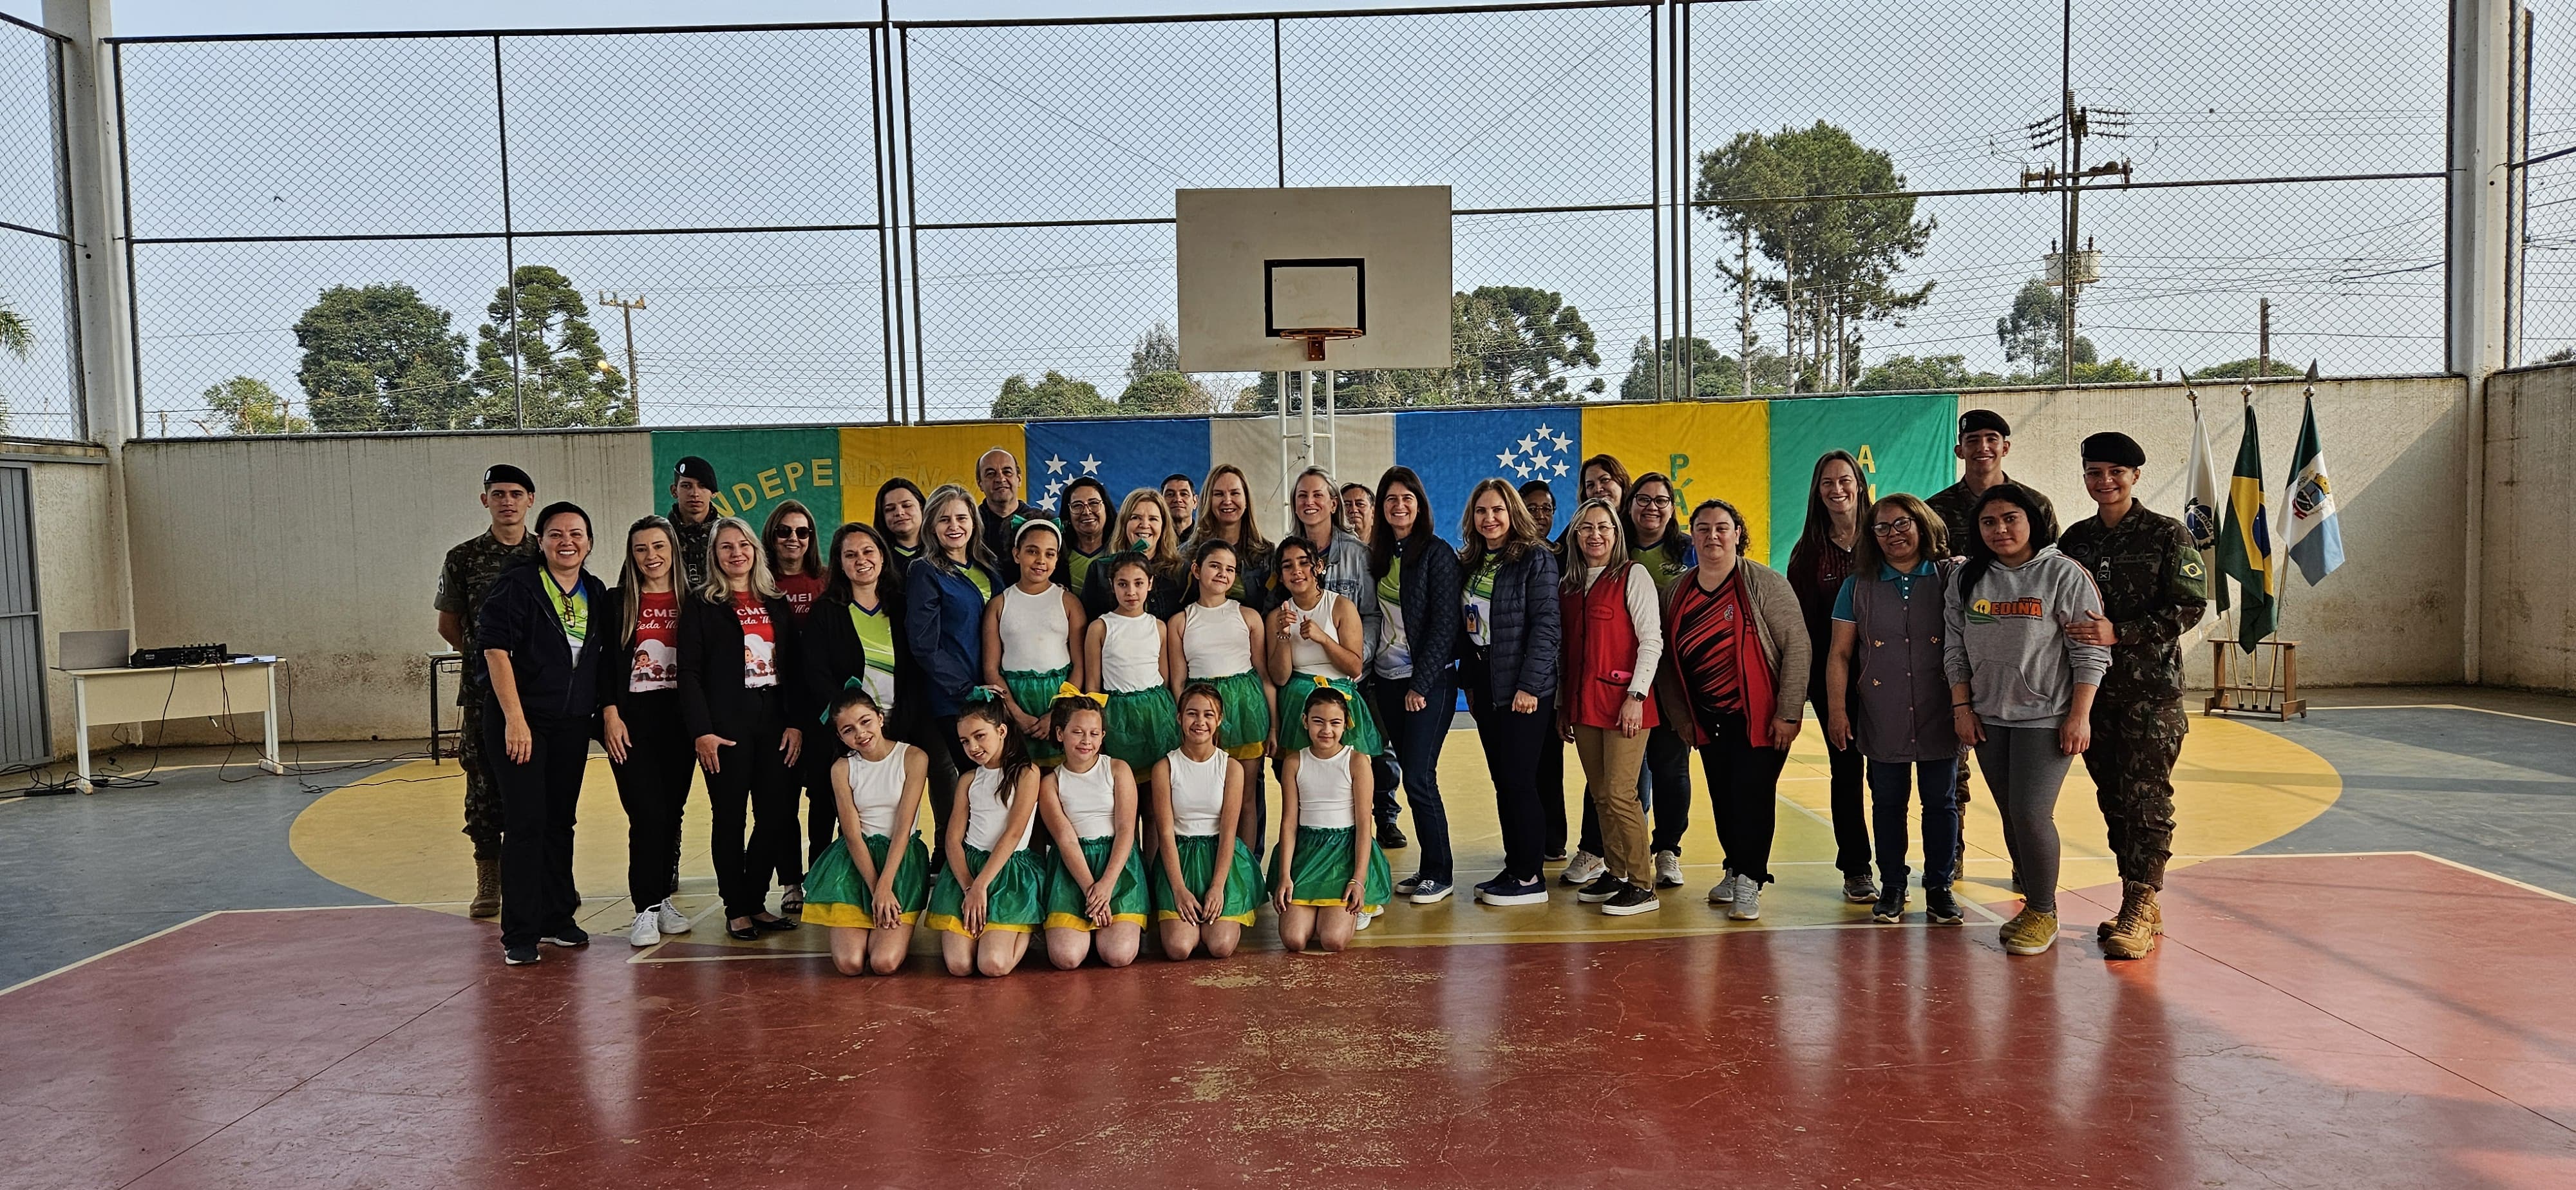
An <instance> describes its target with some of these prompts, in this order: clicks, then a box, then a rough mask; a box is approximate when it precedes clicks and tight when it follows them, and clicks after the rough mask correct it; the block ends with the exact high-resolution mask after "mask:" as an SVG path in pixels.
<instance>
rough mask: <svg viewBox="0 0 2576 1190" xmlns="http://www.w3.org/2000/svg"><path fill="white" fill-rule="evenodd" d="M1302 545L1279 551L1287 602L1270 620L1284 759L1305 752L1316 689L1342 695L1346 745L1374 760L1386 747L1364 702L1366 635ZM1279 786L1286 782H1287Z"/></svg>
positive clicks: (1317, 556)
mask: <svg viewBox="0 0 2576 1190" xmlns="http://www.w3.org/2000/svg"><path fill="white" fill-rule="evenodd" d="M1303 541H1304V539H1303V538H1297V537H1291V538H1289V539H1288V540H1286V541H1283V542H1280V543H1279V548H1278V552H1277V553H1276V554H1274V555H1273V557H1274V558H1275V559H1276V561H1275V563H1274V564H1275V565H1276V566H1277V567H1278V576H1279V585H1280V586H1282V587H1285V588H1286V589H1287V591H1288V597H1287V598H1286V599H1282V600H1280V601H1279V606H1278V607H1276V608H1273V609H1271V612H1270V672H1271V676H1273V677H1275V678H1277V679H1278V681H1279V751H1280V753H1281V754H1282V755H1285V754H1287V753H1291V752H1295V751H1296V750H1298V749H1300V748H1303V747H1305V746H1306V742H1307V738H1308V737H1307V734H1306V725H1305V714H1306V712H1305V706H1306V698H1307V696H1308V695H1309V694H1311V693H1313V692H1314V691H1316V690H1318V689H1322V688H1325V687H1330V688H1332V689H1334V690H1338V691H1340V692H1341V695H1342V701H1343V704H1344V706H1345V707H1346V708H1347V710H1348V713H1349V720H1348V726H1347V729H1346V731H1345V733H1344V735H1343V737H1342V742H1343V743H1345V744H1348V745H1349V746H1351V747H1352V748H1354V749H1357V750H1358V751H1359V752H1360V754H1361V755H1364V756H1375V755H1377V754H1378V752H1379V751H1380V750H1382V749H1383V748H1385V747H1386V742H1385V739H1384V737H1382V736H1380V735H1379V734H1378V729H1377V719H1376V718H1375V717H1374V716H1372V715H1370V714H1369V709H1368V704H1367V703H1365V702H1362V701H1360V700H1359V699H1358V697H1357V695H1358V693H1359V687H1358V685H1357V684H1356V683H1357V682H1358V680H1359V676H1360V670H1361V668H1362V666H1363V665H1364V664H1365V661H1364V658H1365V657H1366V656H1367V654H1368V641H1367V637H1366V633H1367V629H1366V628H1364V627H1362V626H1361V623H1360V613H1359V609H1358V608H1357V607H1355V606H1353V605H1352V603H1351V601H1350V600H1347V599H1344V598H1342V597H1341V596H1339V595H1336V594H1334V593H1332V592H1331V591H1328V590H1325V589H1324V586H1323V584H1322V582H1321V579H1320V576H1319V575H1318V574H1317V568H1318V567H1319V566H1321V565H1322V562H1323V555H1322V554H1321V553H1319V552H1317V551H1316V549H1315V547H1313V546H1311V545H1304V544H1302V542H1303ZM1280 781H1281V782H1282V783H1283V784H1284V783H1285V782H1286V781H1287V777H1286V775H1285V774H1282V775H1281V777H1280Z"/></svg>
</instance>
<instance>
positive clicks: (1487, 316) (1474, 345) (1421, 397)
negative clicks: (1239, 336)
mask: <svg viewBox="0 0 2576 1190" xmlns="http://www.w3.org/2000/svg"><path fill="white" fill-rule="evenodd" d="M1449 358H1450V366H1448V367H1446V368H1409V369H1388V370H1374V371H1373V370H1362V371H1356V372H1344V373H1341V375H1340V376H1339V378H1338V383H1337V385H1336V387H1335V388H1334V390H1333V404H1334V407H1335V408H1337V409H1399V408H1407V407H1414V406H1423V405H1454V404H1508V403H1512V402H1522V401H1527V402H1557V401H1567V400H1574V399H1577V398H1576V397H1575V394H1576V393H1577V392H1581V393H1599V392H1603V391H1606V390H1607V389H1608V388H1609V385H1608V383H1607V382H1605V381H1603V380H1602V379H1601V378H1600V377H1597V376H1596V377H1593V378H1592V379H1591V380H1589V381H1586V382H1585V383H1584V384H1583V385H1582V386H1581V387H1580V388H1577V387H1576V386H1575V385H1574V383H1573V378H1572V377H1571V376H1569V375H1567V374H1566V373H1568V372H1570V371H1572V370H1573V369H1575V368H1578V367H1595V368H1597V367H1599V366H1601V352H1600V348H1599V345H1598V342H1597V340H1596V339H1595V337H1594V335H1593V332H1592V324H1591V323H1589V322H1587V321H1585V320H1584V317H1583V312H1582V311H1581V310H1578V309H1576V308H1575V307H1574V306H1573V305H1571V304H1569V303H1568V302H1567V301H1566V300H1565V295H1564V294H1562V293H1558V292H1556V291H1554V290H1548V289H1537V288H1533V287H1530V286H1526V285H1480V286H1478V287H1476V288H1475V289H1472V290H1469V291H1467V292H1464V293H1455V294H1451V295H1450V298H1449ZM1278 388H1279V378H1278V376H1277V374H1275V373H1273V374H1270V375H1265V376H1264V377H1262V378H1261V379H1260V380H1259V381H1257V382H1256V383H1254V384H1252V385H1251V386H1249V387H1246V388H1245V389H1244V390H1243V392H1242V393H1241V395H1240V396H1239V397H1238V398H1237V400H1236V402H1235V409H1236V411H1238V412H1260V413H1268V412H1273V411H1275V410H1277V409H1278V408H1279V393H1278Z"/></svg>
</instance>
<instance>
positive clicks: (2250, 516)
mask: <svg viewBox="0 0 2576 1190" xmlns="http://www.w3.org/2000/svg"><path fill="white" fill-rule="evenodd" d="M2218 572H2219V573H2220V574H2223V575H2226V576H2227V577H2229V578H2232V579H2235V580H2236V583H2237V586H2238V588H2239V590H2238V592H2237V600H2236V603H2237V609H2236V644H2237V647H2238V648H2241V649H2243V650H2244V651H2246V652H2248V653H2251V652H2253V651H2254V644H2255V642H2257V641H2260V640H2262V639H2263V638H2264V637H2267V636H2270V635H2272V628H2273V620H2274V617H2275V615H2276V610H2275V605H2274V603H2273V601H2272V526H2271V522H2270V521H2269V520H2268V519H2267V518H2266V517H2265V515H2264V511H2263V442H2262V438H2261V436H2260V435H2259V434H2257V433H2256V432H2255V429H2254V407H2253V406H2251V405H2248V406H2246V407H2245V440H2244V441H2243V442H2242V443H2241V444H2239V445H2238V446H2237V448H2236V474H2235V476H2234V477H2233V478H2231V479H2230V480H2229V481H2228V484H2227V517H2226V519H2225V520H2224V521H2222V522H2221V523H2220V525H2219V530H2218Z"/></svg>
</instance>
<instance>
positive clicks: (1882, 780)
mask: <svg viewBox="0 0 2576 1190" xmlns="http://www.w3.org/2000/svg"><path fill="white" fill-rule="evenodd" d="M1958 776H1959V762H1958V761H1957V760H1956V759H1954V758H1950V757H1944V758H1942V759H1940V760H1926V761H1921V762H1918V763H1912V764H1909V763H1907V762H1905V761H1901V760H1900V761H1893V762H1891V761H1881V760H1873V761H1870V762H1869V801H1870V806H1869V811H1870V813H1869V817H1870V833H1871V834H1872V835H1875V836H1877V842H1878V882H1879V885H1880V888H1881V890H1882V892H1898V893H1901V891H1902V890H1903V889H1904V888H1905V877H1906V875H1907V873H1906V868H1905V803H1906V793H1907V790H1906V788H1905V786H1906V780H1907V778H1909V777H1911V778H1912V779H1913V782H1914V787H1915V788H1916V789H1919V790H1921V791H1922V793H1923V887H1925V888H1948V887H1950V882H1951V881H1953V880H1955V879H1957V878H1958V875H1959V781H1958Z"/></svg>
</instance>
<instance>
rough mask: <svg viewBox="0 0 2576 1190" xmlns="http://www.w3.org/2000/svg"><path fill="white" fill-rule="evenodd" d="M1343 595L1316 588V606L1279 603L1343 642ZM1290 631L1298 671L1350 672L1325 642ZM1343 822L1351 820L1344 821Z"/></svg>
mask: <svg viewBox="0 0 2576 1190" xmlns="http://www.w3.org/2000/svg"><path fill="white" fill-rule="evenodd" d="M1340 599H1341V596H1339V595H1336V594H1333V593H1332V592H1330V591H1317V592H1316V599H1315V606H1314V607H1312V608H1306V609H1300V608H1299V607H1298V606H1297V601H1296V598H1295V597H1294V596H1291V597H1290V598H1289V600H1288V601H1287V602H1286V603H1283V604H1281V605H1280V606H1282V607H1285V608H1287V609H1288V614H1289V615H1290V616H1292V617H1296V618H1299V619H1306V620H1313V621H1314V622H1315V630H1316V631H1317V632H1318V633H1320V634H1322V635H1324V636H1327V637H1330V638H1332V641H1333V643H1334V644H1337V645H1340V644H1346V643H1347V642H1345V641H1343V640H1342V638H1341V636H1340V634H1338V633H1336V632H1334V631H1333V604H1334V603H1335V602H1337V601H1338V600H1340ZM1291 633H1292V634H1291V635H1290V636H1289V638H1288V664H1289V665H1290V666H1292V667H1294V668H1295V669H1296V671H1297V672H1298V673H1301V674H1314V675H1316V676H1317V677H1325V678H1342V677H1348V676H1350V675H1348V674H1345V673H1343V672H1342V667H1340V666H1338V665H1335V664H1333V660H1332V658H1330V657H1327V656H1325V655H1324V646H1322V645H1320V644H1317V643H1315V642H1314V641H1311V640H1308V639H1306V638H1305V637H1303V636H1299V635H1294V625H1293V623H1292V625H1291ZM1342 825H1344V826H1349V825H1350V824H1349V823H1347V822H1345V823H1343V824H1342Z"/></svg>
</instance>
